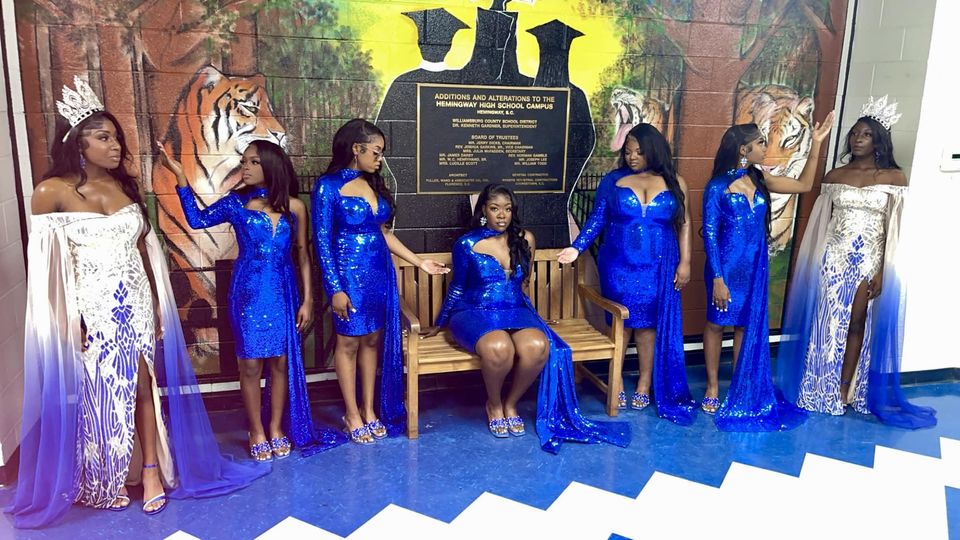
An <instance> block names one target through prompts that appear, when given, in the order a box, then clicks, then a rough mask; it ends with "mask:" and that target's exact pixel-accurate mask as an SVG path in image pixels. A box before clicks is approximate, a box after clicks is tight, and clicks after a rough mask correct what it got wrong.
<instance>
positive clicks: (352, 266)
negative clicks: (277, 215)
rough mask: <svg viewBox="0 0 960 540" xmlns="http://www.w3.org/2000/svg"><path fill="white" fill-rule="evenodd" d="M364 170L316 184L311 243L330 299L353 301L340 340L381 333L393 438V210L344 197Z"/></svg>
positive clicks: (396, 418) (399, 426) (383, 399)
mask: <svg viewBox="0 0 960 540" xmlns="http://www.w3.org/2000/svg"><path fill="white" fill-rule="evenodd" d="M358 177H360V171H358V170H355V169H341V170H340V171H337V172H335V173H331V174H326V175H324V176H321V177H320V178H318V179H317V181H316V183H315V184H314V187H313V205H312V206H313V240H314V246H315V247H316V251H317V259H319V261H320V276H321V279H322V281H323V288H324V290H325V291H326V293H327V298H328V299H330V298H333V295H334V294H336V293H338V292H344V293H346V294H347V296H349V297H350V302H351V303H352V304H353V307H354V309H355V310H356V311H354V312H352V313H350V319H349V320H343V319H340V318H339V317H336V316H334V317H333V327H334V330H335V331H336V333H337V334H340V335H342V336H363V335H366V334H370V333H372V332H376V331H377V330H380V329H381V328H382V329H383V330H384V332H383V364H382V365H381V370H382V373H381V375H382V376H381V379H380V420H381V421H382V422H383V424H384V425H385V426H386V428H387V432H388V433H389V434H390V435H397V434H400V433H402V432H403V430H404V426H405V425H406V412H405V408H404V405H403V353H402V351H401V335H400V298H399V293H398V292H397V277H396V272H395V270H394V268H393V260H392V259H391V258H390V250H389V248H388V247H387V241H386V239H385V238H384V235H383V229H382V227H383V225H384V224H385V223H387V221H388V220H389V219H390V206H389V204H388V202H387V201H385V200H384V199H383V197H380V196H378V197H377V209H376V211H374V209H373V208H372V207H371V206H370V204H369V203H368V202H367V201H366V199H364V198H363V197H351V196H344V195H341V194H340V189H341V188H343V186H344V184H346V183H347V182H350V181H352V180H355V179H356V178H358Z"/></svg>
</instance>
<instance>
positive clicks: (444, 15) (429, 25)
mask: <svg viewBox="0 0 960 540" xmlns="http://www.w3.org/2000/svg"><path fill="white" fill-rule="evenodd" d="M404 15H406V16H407V17H409V18H410V19H411V20H412V21H413V22H414V24H416V25H417V37H418V39H417V44H418V45H419V46H420V55H421V56H422V57H423V59H424V60H426V61H428V62H443V59H444V57H445V56H447V53H448V52H450V47H451V46H452V45H453V36H454V35H456V33H457V32H459V31H460V30H463V29H465V28H470V26H469V25H467V24H466V23H464V22H463V21H461V20H460V19H458V18H456V17H454V16H453V15H452V14H451V13H450V12H449V11H447V10H446V9H443V8H434V9H424V10H420V11H407V12H404Z"/></svg>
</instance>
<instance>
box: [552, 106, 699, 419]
mask: <svg viewBox="0 0 960 540" xmlns="http://www.w3.org/2000/svg"><path fill="white" fill-rule="evenodd" d="M688 200H689V199H688V197H687V185H686V183H685V182H684V181H683V178H681V177H680V176H678V175H677V173H676V171H675V170H674V168H673V158H672V156H671V155H670V147H669V146H668V145H667V141H666V139H664V137H663V135H662V134H661V133H660V132H659V131H657V129H656V128H655V127H653V126H651V125H650V124H638V125H637V126H635V127H634V128H633V129H631V130H630V133H629V134H628V135H627V138H626V141H625V142H624V145H623V147H622V148H621V149H620V168H618V169H616V170H614V171H611V172H610V173H609V174H607V175H606V176H605V177H604V178H603V180H602V181H601V182H600V186H599V187H598V188H597V192H596V198H595V202H594V207H593V211H592V212H591V214H590V217H589V218H587V221H586V223H585V224H584V227H583V230H582V231H581V232H580V235H579V236H577V239H576V240H574V242H573V245H572V247H570V248H567V249H565V250H563V251H562V252H561V253H560V256H559V257H558V260H559V261H560V262H561V263H570V262H573V261H574V260H575V259H576V258H577V257H578V256H579V255H580V253H582V252H583V251H584V250H585V249H587V248H588V247H589V246H590V244H592V243H593V241H594V240H595V239H596V238H597V236H599V235H600V233H601V232H603V233H604V237H603V242H602V243H601V244H600V252H599V254H598V257H597V265H598V267H599V268H598V269H599V273H600V290H601V292H602V293H603V296H605V297H607V298H609V299H611V300H614V301H616V302H619V303H621V304H623V305H624V306H626V308H627V309H628V310H629V312H630V316H629V318H628V319H627V320H626V321H624V326H625V327H626V328H627V336H626V340H627V342H628V343H629V341H630V337H631V334H632V335H633V338H634V339H635V341H636V344H637V356H638V358H639V363H640V379H639V381H638V382H637V389H636V392H634V393H633V396H632V399H631V400H630V406H631V408H634V409H642V408H644V407H646V406H647V405H649V404H650V387H651V382H652V383H653V389H654V391H653V396H654V399H655V401H656V406H657V413H658V414H659V415H660V416H661V417H662V418H666V419H669V420H672V421H674V422H677V423H678V424H683V425H689V424H691V423H692V422H693V418H694V411H695V408H696V403H695V402H694V401H693V398H691V396H690V390H689V389H688V388H687V374H686V369H685V365H684V355H683V325H682V322H681V315H680V311H681V308H680V289H682V288H683V287H684V286H685V285H686V284H687V282H689V281H690V213H689V206H688V204H687V201H688ZM611 384H615V385H617V386H618V387H620V388H623V381H622V379H621V380H620V381H611ZM619 398H620V407H621V408H626V395H625V393H624V392H623V391H621V392H620V393H619Z"/></svg>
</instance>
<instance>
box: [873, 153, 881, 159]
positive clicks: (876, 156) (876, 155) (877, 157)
mask: <svg viewBox="0 0 960 540" xmlns="http://www.w3.org/2000/svg"><path fill="white" fill-rule="evenodd" d="M873 160H874V161H880V151H879V150H874V151H873Z"/></svg>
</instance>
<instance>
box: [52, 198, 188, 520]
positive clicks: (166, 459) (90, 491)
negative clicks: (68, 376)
mask: <svg viewBox="0 0 960 540" xmlns="http://www.w3.org/2000/svg"><path fill="white" fill-rule="evenodd" d="M38 218H41V219H42V220H43V221H49V222H51V223H52V224H57V225H59V224H61V223H62V224H64V225H63V230H64V234H65V237H66V240H67V246H68V249H69V257H70V259H71V260H72V262H73V264H72V269H73V276H72V277H73V286H74V287H75V294H74V295H71V296H73V297H74V298H75V300H76V310H77V312H78V313H79V316H80V317H81V323H82V325H83V326H85V328H86V348H85V349H82V352H81V355H80V358H81V361H82V364H83V370H82V371H81V372H80V373H81V374H82V375H81V378H80V381H79V382H80V395H79V400H78V406H79V410H78V412H79V414H78V421H79V426H78V433H77V449H76V451H77V461H76V467H75V475H76V478H75V482H76V488H77V493H76V496H75V500H76V501H77V502H79V503H82V504H85V505H89V506H94V507H98V508H104V507H107V506H110V505H111V504H112V503H113V501H114V499H115V498H116V496H117V494H119V493H120V489H121V488H122V487H123V485H124V483H125V481H126V479H127V476H128V473H129V471H130V464H131V459H132V457H133V454H134V443H135V440H136V435H135V433H134V425H135V416H134V413H135V411H136V404H137V375H138V368H139V360H140V358H141V357H142V358H143V360H144V362H145V364H146V366H147V368H148V369H149V370H150V376H151V379H152V380H153V381H155V377H154V376H153V371H154V370H153V362H154V345H155V343H156V333H155V329H154V307H153V294H152V291H151V287H150V282H149V280H148V279H147V273H146V271H145V270H144V265H143V259H142V257H141V255H140V251H139V250H138V249H137V241H138V240H139V238H140V236H141V234H142V233H143V229H144V219H143V214H142V213H141V211H140V208H139V207H138V206H137V205H136V204H130V205H128V206H126V207H124V208H122V209H120V210H118V211H117V212H115V213H114V214H111V215H102V214H98V213H94V212H65V213H58V214H49V215H45V216H38ZM35 226H36V222H35ZM153 396H154V400H155V403H154V407H155V410H156V411H157V426H158V431H159V435H160V437H159V444H158V451H159V454H160V465H161V472H162V473H164V476H165V477H166V478H171V477H172V474H173V468H172V465H171V461H170V452H169V450H168V444H167V436H166V429H165V426H164V423H163V420H162V418H161V415H160V414H159V413H160V410H161V408H160V403H159V401H158V396H159V392H157V388H156V383H155V382H154V384H153ZM135 472H137V471H135ZM167 483H168V485H169V484H170V483H171V482H169V481H168V482H167Z"/></svg>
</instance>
